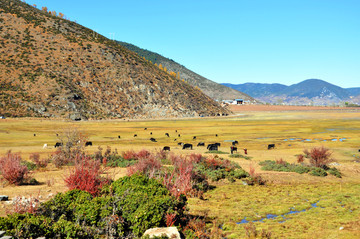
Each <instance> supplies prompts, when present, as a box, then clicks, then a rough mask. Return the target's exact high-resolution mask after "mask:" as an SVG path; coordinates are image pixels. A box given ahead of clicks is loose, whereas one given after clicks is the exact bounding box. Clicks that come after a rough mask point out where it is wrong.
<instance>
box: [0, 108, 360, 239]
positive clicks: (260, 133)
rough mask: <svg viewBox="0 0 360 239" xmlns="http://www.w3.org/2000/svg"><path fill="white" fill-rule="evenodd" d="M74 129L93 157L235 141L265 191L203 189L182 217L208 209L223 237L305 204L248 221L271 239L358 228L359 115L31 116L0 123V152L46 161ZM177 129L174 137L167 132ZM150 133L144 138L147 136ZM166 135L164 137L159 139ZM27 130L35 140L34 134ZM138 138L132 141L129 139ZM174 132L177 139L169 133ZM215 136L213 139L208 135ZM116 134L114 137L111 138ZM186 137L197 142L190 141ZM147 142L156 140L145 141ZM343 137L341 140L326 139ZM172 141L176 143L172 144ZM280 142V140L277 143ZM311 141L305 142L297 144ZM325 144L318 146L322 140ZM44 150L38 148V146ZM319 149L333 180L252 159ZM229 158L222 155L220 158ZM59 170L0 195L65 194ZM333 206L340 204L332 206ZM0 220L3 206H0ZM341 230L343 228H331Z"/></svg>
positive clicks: (354, 233)
mask: <svg viewBox="0 0 360 239" xmlns="http://www.w3.org/2000/svg"><path fill="white" fill-rule="evenodd" d="M70 127H78V128H79V130H81V131H83V132H85V133H86V134H87V135H88V137H89V140H90V141H92V142H93V145H94V146H92V147H87V148H86V150H87V151H88V152H94V151H96V150H97V148H98V147H99V146H101V147H102V148H104V149H105V148H106V146H110V147H111V148H112V149H115V148H117V150H118V151H119V152H121V151H125V150H129V149H133V150H140V149H143V148H145V149H148V150H158V149H160V148H162V147H163V146H170V147H171V152H174V153H177V154H187V153H204V152H206V151H207V150H206V148H205V147H196V146H195V145H196V144H197V143H198V142H205V143H206V144H207V143H214V142H220V143H221V147H220V149H219V150H221V151H225V152H230V145H231V143H230V142H224V140H238V141H239V146H238V151H239V153H241V154H243V151H242V149H243V148H247V149H248V156H250V157H251V160H245V159H242V158H230V159H231V160H233V161H236V162H238V163H239V164H240V165H241V166H242V167H243V168H244V169H245V170H247V171H248V170H249V168H250V166H252V167H254V168H255V170H256V172H257V173H260V175H261V176H262V177H263V178H265V179H266V180H268V184H267V186H255V187H250V186H244V185H243V184H242V182H241V181H237V182H236V183H233V184H231V183H228V182H226V181H224V182H219V183H216V184H215V185H216V189H215V190H213V191H210V192H207V193H206V194H205V195H204V197H205V199H206V200H200V199H190V200H189V208H190V212H191V213H194V214H201V213H203V212H204V211H205V210H207V211H209V216H210V217H211V218H214V219H217V221H218V222H219V223H221V224H223V228H224V231H225V233H226V234H227V237H228V238H242V237H244V235H245V234H244V233H245V232H244V227H243V225H238V224H236V222H239V221H241V220H242V219H243V218H244V217H247V218H249V219H252V220H255V219H257V218H261V217H263V216H265V215H266V214H268V213H273V214H281V213H286V212H289V210H290V209H289V208H290V207H293V206H295V208H296V209H307V208H309V205H310V203H313V202H317V201H319V200H320V201H319V203H318V205H319V206H321V207H324V208H314V209H311V210H308V211H306V212H304V213H299V214H294V215H291V216H289V218H290V219H289V220H286V221H285V222H284V223H279V221H280V219H279V218H278V219H274V220H264V222H256V223H255V225H256V227H257V228H258V229H266V230H268V231H271V232H272V234H273V237H274V238H314V237H318V238H359V237H360V226H359V223H357V222H358V220H359V219H360V218H359V215H360V187H359V183H360V163H357V162H355V161H359V160H360V159H359V158H360V154H359V152H358V149H359V148H360V134H359V133H360V111H356V110H349V111H345V110H322V111H303V112H297V111H293V112H245V113H244V114H240V115H238V116H236V117H226V118H212V119H190V120H161V121H117V120H114V121H88V122H76V123H74V122H67V121H57V120H39V119H6V120H1V121H0V154H1V155H3V154H4V153H5V152H6V151H7V150H10V149H11V150H12V151H13V152H21V153H22V157H23V158H24V159H28V158H29V154H30V153H33V152H39V153H40V154H41V157H42V158H43V157H47V156H48V155H49V154H50V153H51V152H53V151H54V148H53V145H54V144H55V142H56V141H57V138H56V133H61V132H62V131H63V130H64V129H66V128H70ZM145 127H146V128H147V130H144V128H145ZM175 130H177V131H178V132H175ZM150 132H152V135H150ZM166 132H167V133H169V134H170V137H169V138H168V137H167V136H165V133H166ZM34 133H35V134H36V136H34ZM134 134H137V135H138V137H136V138H134V137H133V135H134ZM178 134H181V137H178V136H177V135H178ZM215 134H218V137H216V136H215ZM118 135H120V136H121V138H120V139H118ZM193 136H196V137H197V139H196V140H193V139H192V138H193ZM150 137H154V138H156V139H157V140H158V142H157V143H154V142H151V141H150V140H149V138H150ZM340 138H345V140H344V141H343V142H340V141H339V140H337V141H331V140H332V139H340ZM174 139H176V141H174ZM285 139H287V141H284V140H285ZM291 139H294V140H291ZM306 139H311V141H303V140H306ZM324 140H326V141H324ZM178 142H184V143H193V144H194V146H195V147H194V149H193V150H191V151H190V150H182V149H181V147H180V146H178V145H177V143H178ZM45 143H47V144H48V145H49V148H48V149H43V148H42V146H43V144H45ZM270 143H275V144H276V148H275V149H273V150H267V145H268V144H270ZM315 146H325V147H327V148H330V149H331V150H332V152H333V156H334V158H335V159H336V161H337V162H338V163H339V164H340V165H338V166H336V167H337V168H338V169H339V170H340V171H341V172H342V173H343V177H342V178H341V179H339V178H335V177H334V176H327V177H324V178H321V177H314V176H310V175H308V174H297V173H285V172H270V171H262V170H261V169H260V166H259V165H258V162H260V161H264V160H276V159H280V158H282V159H283V160H285V161H287V162H290V163H294V162H296V156H295V155H297V154H300V153H302V151H303V150H304V149H305V148H311V147H315ZM220 156H221V157H223V158H229V154H222V155H220ZM66 173H67V169H66V168H65V169H62V170H59V169H56V168H52V167H51V166H49V167H48V168H47V170H46V171H36V172H34V177H35V178H36V179H37V180H38V181H40V182H41V183H42V185H39V186H19V187H14V186H9V185H6V184H4V183H2V184H0V194H6V195H9V196H10V197H13V196H16V195H21V196H22V195H41V196H42V197H43V199H46V198H47V197H48V195H49V194H50V193H53V194H55V193H57V192H62V191H65V190H66V187H65V186H64V182H63V177H64V175H65V174H66ZM110 174H111V175H114V178H115V179H116V178H119V177H121V176H124V175H125V174H126V169H118V168H117V169H113V170H112V171H111V172H110ZM339 202H341V203H339ZM0 205H1V206H0V207H2V208H0V213H1V214H2V215H4V213H5V208H3V207H4V206H5V205H6V204H5V203H2V204H0ZM340 227H344V229H343V230H339V228H340Z"/></svg>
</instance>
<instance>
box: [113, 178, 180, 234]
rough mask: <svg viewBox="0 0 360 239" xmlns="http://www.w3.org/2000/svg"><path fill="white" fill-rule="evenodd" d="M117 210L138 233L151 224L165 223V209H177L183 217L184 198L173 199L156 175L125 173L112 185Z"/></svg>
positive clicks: (163, 224)
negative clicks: (124, 175) (155, 177)
mask: <svg viewBox="0 0 360 239" xmlns="http://www.w3.org/2000/svg"><path fill="white" fill-rule="evenodd" d="M111 187H112V189H113V192H114V197H115V198H118V200H117V202H116V207H117V210H119V209H121V217H122V218H123V219H124V220H125V225H128V228H125V229H130V230H131V231H132V232H133V233H134V234H135V235H137V236H140V235H141V234H142V233H144V232H145V231H146V230H147V229H149V228H152V227H164V226H166V222H165V215H166V213H175V212H176V213H177V216H178V217H183V213H184V210H185V205H186V198H185V197H182V196H181V197H180V198H179V199H176V198H175V197H173V196H171V195H170V192H169V190H168V189H166V188H165V186H163V185H162V184H160V183H159V182H158V181H156V180H155V179H149V178H147V177H145V176H141V175H136V174H135V175H133V176H131V177H124V178H121V179H119V180H117V181H115V182H114V183H113V184H112V185H111Z"/></svg>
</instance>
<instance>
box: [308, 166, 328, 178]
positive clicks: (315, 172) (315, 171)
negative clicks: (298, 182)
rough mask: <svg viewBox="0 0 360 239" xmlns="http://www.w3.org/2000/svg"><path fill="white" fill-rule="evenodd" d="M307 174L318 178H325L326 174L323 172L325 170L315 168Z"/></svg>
mask: <svg viewBox="0 0 360 239" xmlns="http://www.w3.org/2000/svg"><path fill="white" fill-rule="evenodd" d="M309 174H310V175H312V176H319V177H325V176H327V172H326V171H325V169H323V168H317V167H314V168H312V169H311V171H310V172H309Z"/></svg>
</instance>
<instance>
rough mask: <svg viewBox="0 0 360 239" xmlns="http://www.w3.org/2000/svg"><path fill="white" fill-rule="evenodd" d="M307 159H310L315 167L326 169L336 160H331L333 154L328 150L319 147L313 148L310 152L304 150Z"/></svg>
mask: <svg viewBox="0 0 360 239" xmlns="http://www.w3.org/2000/svg"><path fill="white" fill-rule="evenodd" d="M304 154H305V157H306V158H308V159H309V161H310V164H311V165H312V166H314V167H318V168H324V167H326V166H327V165H328V164H329V163H331V162H333V161H334V159H333V158H331V155H332V152H330V150H329V149H328V148H325V147H323V146H322V147H318V148H312V149H311V150H310V151H308V150H307V149H305V150H304Z"/></svg>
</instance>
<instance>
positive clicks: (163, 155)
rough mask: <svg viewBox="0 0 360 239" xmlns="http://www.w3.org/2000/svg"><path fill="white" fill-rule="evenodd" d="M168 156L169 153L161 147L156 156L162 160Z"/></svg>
mask: <svg viewBox="0 0 360 239" xmlns="http://www.w3.org/2000/svg"><path fill="white" fill-rule="evenodd" d="M167 157H168V153H167V152H166V151H165V150H162V149H160V150H159V151H157V152H156V158H157V159H159V160H161V159H167Z"/></svg>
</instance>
